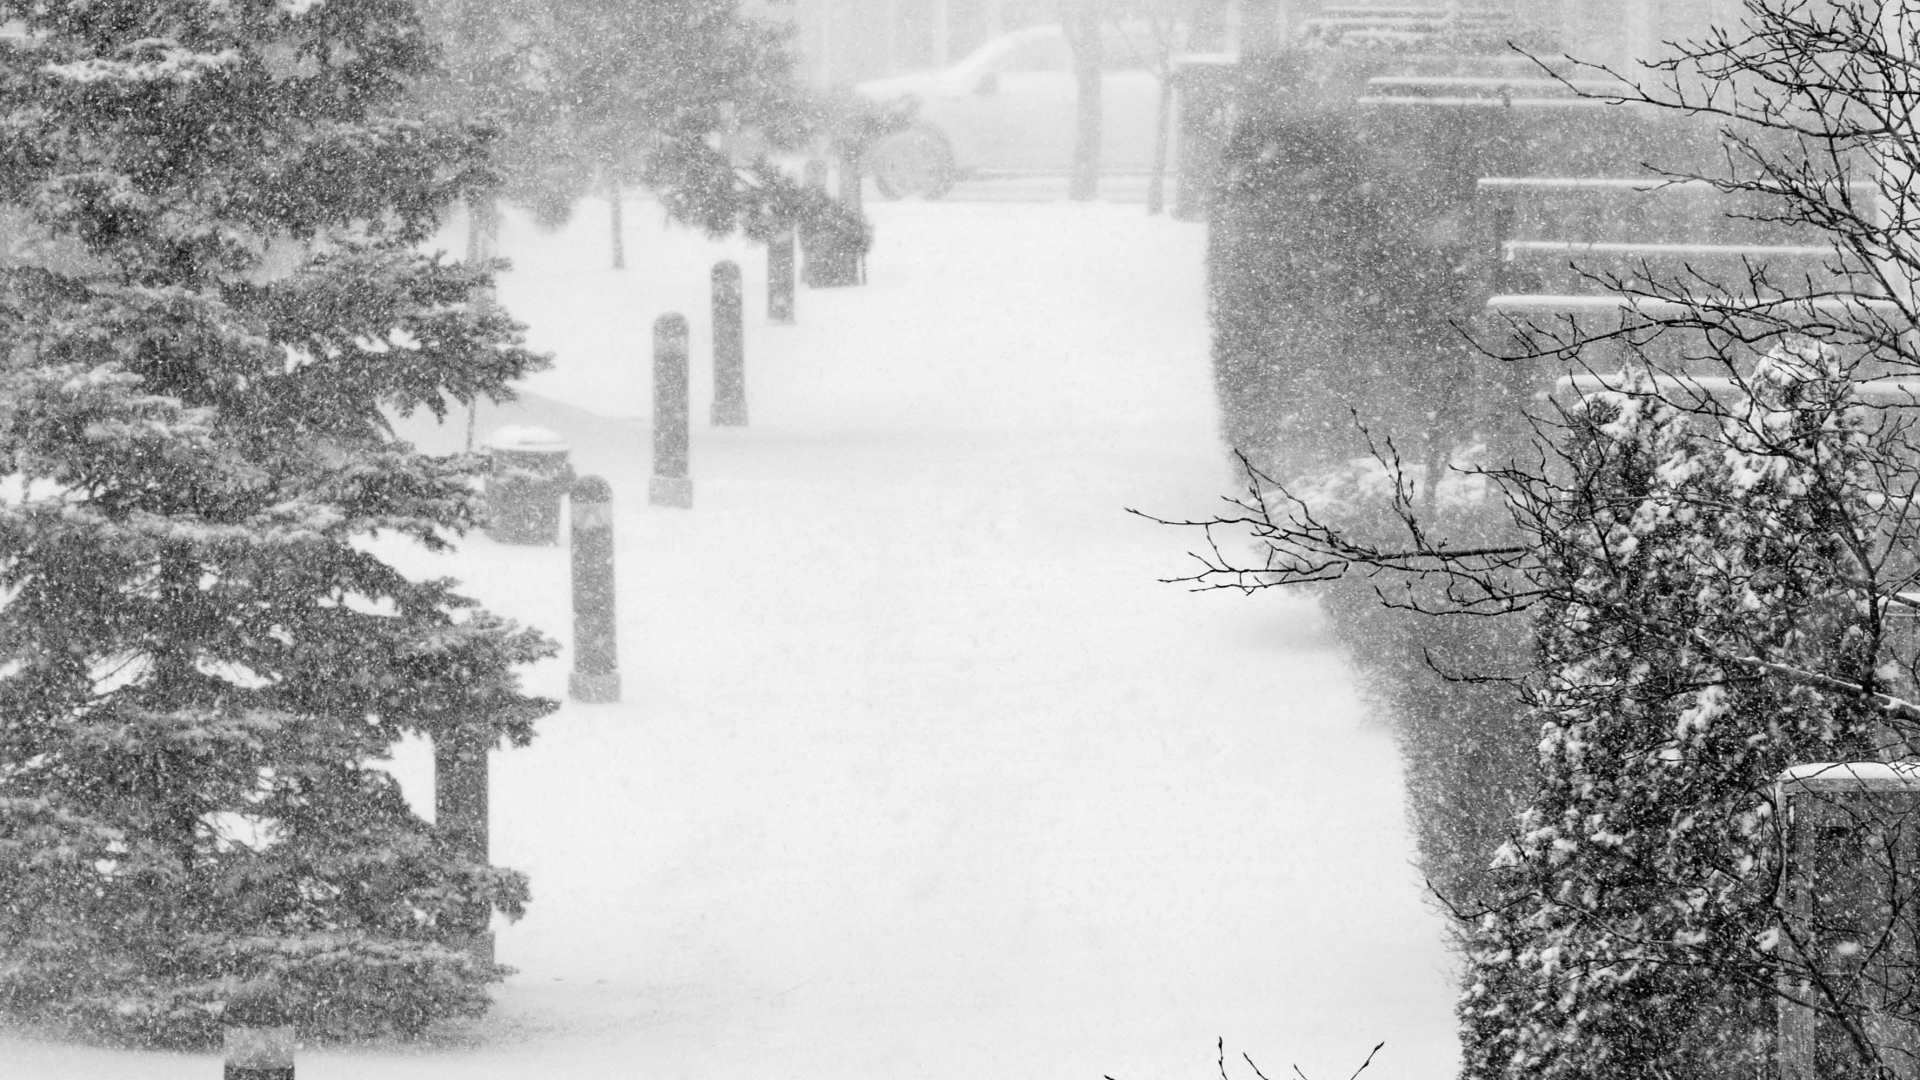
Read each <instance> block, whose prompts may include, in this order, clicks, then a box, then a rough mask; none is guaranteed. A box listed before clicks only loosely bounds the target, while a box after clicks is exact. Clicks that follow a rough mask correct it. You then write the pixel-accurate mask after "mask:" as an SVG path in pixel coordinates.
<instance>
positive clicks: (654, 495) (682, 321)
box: [647, 313, 693, 509]
mask: <svg viewBox="0 0 1920 1080" xmlns="http://www.w3.org/2000/svg"><path fill="white" fill-rule="evenodd" d="M647 502H648V503H650V504H651V505H654V506H676V507H680V508H681V509H687V508H690V507H692V506H693V481H692V480H691V479H690V478H689V477H688V476H687V320H686V317H685V316H683V315H678V314H672V313H669V314H666V315H662V316H660V317H659V318H658V319H655V320H654V321H653V479H651V480H650V481H648V482H647Z"/></svg>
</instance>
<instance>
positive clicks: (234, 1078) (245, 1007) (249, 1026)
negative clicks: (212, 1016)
mask: <svg viewBox="0 0 1920 1080" xmlns="http://www.w3.org/2000/svg"><path fill="white" fill-rule="evenodd" d="M220 1020H221V1024H222V1027H223V1029H224V1035H225V1040H226V1046H225V1049H226V1071H225V1072H224V1073H223V1074H222V1075H223V1078H224V1080H293V1042H294V1027H293V1023H292V1017H290V1016H288V1015H287V1011H286V1008H285V1006H284V1003H283V1002H282V1001H281V998H280V994H279V992H278V990H277V989H275V988H273V987H270V986H263V985H259V984H249V985H246V986H242V987H241V988H240V989H239V990H237V991H235V993H234V995H233V997H232V998H231V999H229V1000H228V1001H227V1004H226V1009H225V1010H224V1011H223V1012H222V1013H221V1015H220Z"/></svg>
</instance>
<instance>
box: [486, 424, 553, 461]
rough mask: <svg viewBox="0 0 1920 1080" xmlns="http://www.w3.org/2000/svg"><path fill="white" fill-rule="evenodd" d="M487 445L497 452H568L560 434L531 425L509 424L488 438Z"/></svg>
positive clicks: (496, 430) (495, 430)
mask: <svg viewBox="0 0 1920 1080" xmlns="http://www.w3.org/2000/svg"><path fill="white" fill-rule="evenodd" d="M487 445H488V446H490V447H492V448H493V449H495V450H522V451H532V452H534V453H541V454H562V453H565V452H566V451H567V443H566V440H565V439H562V438H561V437H560V433H559V432H556V431H549V430H547V429H546V428H543V427H534V426H532V425H530V424H509V425H508V426H506V427H503V428H496V429H494V432H493V434H492V435H489V436H487Z"/></svg>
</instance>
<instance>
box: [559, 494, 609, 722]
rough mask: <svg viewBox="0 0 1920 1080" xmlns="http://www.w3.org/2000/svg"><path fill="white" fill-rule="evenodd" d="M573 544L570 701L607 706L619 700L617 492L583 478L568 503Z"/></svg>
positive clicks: (568, 686)
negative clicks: (615, 555)
mask: <svg viewBox="0 0 1920 1080" xmlns="http://www.w3.org/2000/svg"><path fill="white" fill-rule="evenodd" d="M568 502H569V504H570V505H571V507H572V513H571V517H570V519H569V525H570V528H569V533H570V535H571V536H572V538H573V672H572V673H571V674H570V675H568V676H567V696H568V697H570V698H572V699H573V700H575V701H583V702H587V703H589V704H594V705H605V704H610V703H612V702H615V701H619V700H620V662H619V657H618V655H617V650H616V648H615V643H614V600H613V489H612V488H611V487H610V486H608V484H607V482H606V481H605V480H602V479H600V478H599V477H597V476H583V477H581V478H580V479H579V480H578V481H576V482H575V483H574V485H573V491H572V493H571V495H570V496H569V498H568Z"/></svg>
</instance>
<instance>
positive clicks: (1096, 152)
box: [1061, 0, 1105, 202]
mask: <svg viewBox="0 0 1920 1080" xmlns="http://www.w3.org/2000/svg"><path fill="white" fill-rule="evenodd" d="M1061 21H1062V23H1063V24H1064V25H1065V27H1066V31H1067V41H1068V42H1070V43H1071V44H1072V45H1073V81H1074V86H1075V91H1076V93H1075V97H1076V99H1077V102H1078V104H1077V107H1076V110H1075V114H1074V124H1073V172H1072V174H1071V176H1070V177H1069V178H1068V181H1067V198H1069V199H1073V200H1076V201H1079V202H1088V201H1091V200H1092V199H1094V198H1095V197H1096V196H1098V195H1099V194H1100V110H1101V101H1100V69H1101V67H1102V66H1103V63H1104V59H1105V58H1104V57H1103V56H1102V55H1101V54H1102V49H1101V42H1100V11H1099V7H1098V6H1097V5H1096V4H1095V3H1094V0H1067V4H1066V6H1065V10H1064V12H1063V14H1062V18H1061Z"/></svg>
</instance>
